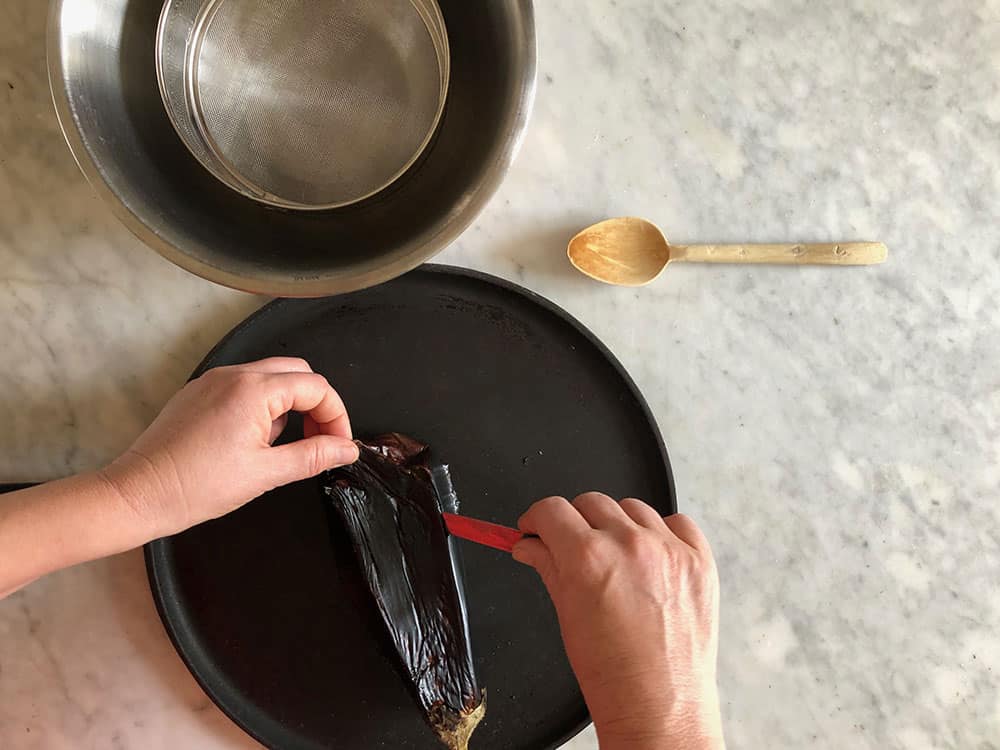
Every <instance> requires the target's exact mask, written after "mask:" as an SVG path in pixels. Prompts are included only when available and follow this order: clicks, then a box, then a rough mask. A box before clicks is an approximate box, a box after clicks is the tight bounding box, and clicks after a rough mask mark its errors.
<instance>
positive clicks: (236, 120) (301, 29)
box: [157, 0, 449, 209]
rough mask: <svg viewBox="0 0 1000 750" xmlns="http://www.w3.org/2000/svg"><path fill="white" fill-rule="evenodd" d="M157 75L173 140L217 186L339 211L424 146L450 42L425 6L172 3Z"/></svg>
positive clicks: (390, 1)
mask: <svg viewBox="0 0 1000 750" xmlns="http://www.w3.org/2000/svg"><path fill="white" fill-rule="evenodd" d="M182 40H183V41H182ZM157 71H158V75H159V80H160V89H161V93H162V95H163V101H164V104H165V105H166V107H167V110H168V113H169V114H170V117H171V120H172V121H173V123H174V126H175V128H176V130H177V132H178V133H179V134H180V136H181V138H182V140H184V142H185V143H186V144H187V145H188V147H189V149H190V150H191V152H192V153H193V154H194V155H195V157H196V158H198V159H199V161H201V162H202V163H203V164H204V165H205V166H206V168H208V169H209V170H210V171H211V172H212V173H213V174H214V175H215V176H216V177H218V178H219V179H221V180H223V181H224V182H225V183H226V184H228V185H229V186H230V187H232V188H234V189H236V190H239V191H240V192H242V193H244V194H245V195H248V196H250V197H252V198H255V199H257V200H260V201H263V202H266V203H271V204H274V205H279V206H284V207H288V208H300V209H323V208H334V207H337V206H343V205H346V204H349V203H354V202H356V201H359V200H361V199H363V198H366V197H368V196H370V195H372V194H374V193H376V192H378V191H379V190H381V189H383V188H384V187H386V186H387V185H389V184H390V183H392V182H393V181H394V180H395V179H396V178H397V177H399V176H400V175H401V174H402V173H403V172H405V171H406V169H407V168H408V167H409V166H410V165H411V164H413V162H414V161H415V160H416V159H417V158H418V157H419V155H420V154H421V152H422V151H423V150H424V148H425V147H426V146H427V144H428V142H429V141H430V139H431V137H432V136H433V134H434V130H435V128H436V127H437V124H438V121H439V120H440V117H441V112H442V110H443V108H444V101H445V98H446V94H447V89H448V75H449V52H448V40H447V33H446V30H445V26H444V20H443V18H442V17H441V11H440V8H439V7H438V5H437V3H436V2H434V0H377V1H375V2H373V1H372V0H333V1H326V2H316V1H315V0H205V1H204V2H202V1H201V0H168V2H167V3H166V4H165V5H164V9H163V13H162V15H161V18H160V27H159V30H158V36H157Z"/></svg>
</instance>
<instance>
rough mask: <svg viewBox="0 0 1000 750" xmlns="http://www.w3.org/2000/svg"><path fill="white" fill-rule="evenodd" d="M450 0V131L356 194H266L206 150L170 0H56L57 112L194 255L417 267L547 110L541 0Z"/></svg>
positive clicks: (262, 273)
mask: <svg viewBox="0 0 1000 750" xmlns="http://www.w3.org/2000/svg"><path fill="white" fill-rule="evenodd" d="M439 4H440V7H441V12H442V14H443V15H444V19H445V23H446V25H447V28H448V37H449V44H450V51H451V78H450V82H449V86H448V99H447V102H446V105H445V111H444V115H443V117H442V119H441V123H440V125H439V127H438V131H437V133H436V135H435V137H434V140H433V141H432V143H431V144H430V145H429V146H428V147H427V148H426V149H425V150H424V153H423V154H422V156H421V158H420V159H419V160H418V161H417V162H416V163H415V164H414V165H413V166H412V167H410V169H409V170H408V171H407V172H406V173H405V174H404V175H403V176H402V177H400V178H399V179H398V180H396V181H395V182H394V183H393V184H392V185H391V186H390V187H388V188H387V189H386V190H383V191H382V192H380V193H377V194H376V195H374V196H372V197H371V198H367V199H365V200H363V201H361V202H359V203H355V204H352V205H350V206H345V207H341V208H336V209H331V210H328V211H317V212H302V211H288V210H282V209H277V208H274V207H271V206H266V205H263V204H261V203H258V202H257V201H254V200H251V199H250V198H246V197H244V196H242V195H240V194H238V193H236V192H234V191H233V190H231V189H230V188H229V187H227V186H226V185H224V184H222V183H221V182H219V181H218V180H217V179H216V178H215V177H213V176H212V175H211V174H210V173H209V172H208V171H207V170H205V168H204V167H202V165H201V164H200V163H198V161H197V160H196V159H195V158H194V157H193V156H192V155H191V153H190V152H189V151H188V149H187V148H185V146H184V144H183V143H182V142H181V140H180V138H179V137H178V135H177V133H176V132H175V130H174V128H173V127H172V126H171V124H170V120H169V118H168V117H167V113H166V111H165V110H164V108H163V102H162V101H161V99H160V92H159V88H158V85H157V79H156V64H155V49H156V27H157V21H158V19H159V15H160V11H161V9H162V7H163V3H162V0H52V2H51V7H50V15H49V28H48V65H49V82H50V84H51V87H52V95H53V100H54V102H55V107H56V112H57V114H58V116H59V121H60V123H61V125H62V129H63V133H64V134H65V136H66V141H67V143H69V146H70V149H71V151H72V152H73V155H74V157H75V158H76V160H77V163H78V164H79V165H80V168H81V169H82V170H83V173H84V174H85V175H86V176H87V178H88V179H89V180H90V182H91V184H92V185H93V186H94V188H95V189H96V190H97V192H98V193H100V195H101V197H102V198H104V199H105V200H106V201H107V202H108V203H109V204H110V205H111V207H112V209H114V211H115V212H116V214H117V215H118V216H119V218H120V219H121V220H122V221H123V222H124V223H125V224H126V225H127V226H128V227H129V229H131V230H132V231H133V232H134V233H135V234H136V235H137V236H138V237H139V238H140V239H142V240H143V241H144V242H146V243H147V244H149V245H150V246H151V247H153V248H154V249H155V250H157V251H158V252H159V253H161V254H162V255H163V256H165V257H166V258H168V259H169V260H171V261H173V262H174V263H177V264H178V265H179V266H182V267H183V268H186V269H188V270H189V271H192V272H194V273H196V274H198V275H200V276H203V277H204V278H206V279H210V280H212V281H216V282H218V283H221V284H225V285H227V286H231V287H235V288H237V289H245V290H248V291H253V292H259V293H263V294H270V295H275V296H292V297H306V296H321V295H326V294H335V293H340V292H347V291H352V290H355V289H360V288H363V287H366V286H371V285H373V284H377V283H379V282H382V281H385V280H387V279H390V278H393V277H395V276H398V275H399V274H401V273H404V272H406V271H408V270H410V269H411V268H414V267H416V266H417V265H419V264H420V263H422V262H423V261H425V260H427V259H428V258H430V257H431V256H433V255H434V254H435V253H437V252H438V251H439V250H441V249H442V248H444V247H445V246H447V245H448V244H449V243H450V242H451V241H453V240H454V239H455V238H456V237H458V235H459V234H460V233H461V232H462V231H463V230H464V229H465V228H466V227H467V226H468V225H469V224H470V223H471V222H472V220H473V219H474V218H475V217H476V215H477V214H478V213H479V211H480V210H481V209H482V208H483V206H484V205H485V203H486V201H487V200H488V199H489V198H490V196H491V195H492V194H493V192H494V191H495V190H496V188H497V187H498V185H499V184H500V181H501V180H502V179H503V176H504V175H505V174H506V172H507V169H508V167H509V166H510V163H511V161H512V159H513V157H514V155H515V153H516V151H517V147H518V145H519V143H520V140H521V136H522V134H523V132H524V128H525V126H526V125H527V120H528V115H529V112H530V109H531V101H532V98H533V95H534V88H535V85H534V84H535V38H534V19H533V12H532V3H531V0H482V1H481V2H468V0H440V3H439Z"/></svg>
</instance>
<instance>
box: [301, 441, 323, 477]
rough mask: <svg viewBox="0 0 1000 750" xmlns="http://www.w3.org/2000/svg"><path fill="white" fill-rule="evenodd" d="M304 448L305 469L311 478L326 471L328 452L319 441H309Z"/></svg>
mask: <svg viewBox="0 0 1000 750" xmlns="http://www.w3.org/2000/svg"><path fill="white" fill-rule="evenodd" d="M303 448H304V451H303V458H302V460H303V462H304V466H303V468H304V469H305V472H306V473H307V474H308V475H309V476H311V477H312V476H316V475H317V474H319V473H320V472H322V471H323V470H324V469H326V466H327V461H326V451H324V450H323V446H322V444H321V443H320V442H319V441H318V440H311V441H308V442H307V443H306V445H305V446H303Z"/></svg>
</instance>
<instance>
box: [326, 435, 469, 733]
mask: <svg viewBox="0 0 1000 750" xmlns="http://www.w3.org/2000/svg"><path fill="white" fill-rule="evenodd" d="M357 443H358V446H359V448H360V449H361V457H360V458H359V460H358V461H357V463H355V464H353V465H351V466H344V467H342V468H339V469H335V470H333V471H330V472H327V473H326V474H325V475H324V480H323V490H324V492H325V494H326V496H327V497H328V498H329V500H330V503H331V505H332V507H333V509H334V511H335V512H336V513H337V515H338V516H339V517H340V518H341V520H342V521H343V523H344V525H345V527H346V529H347V532H348V535H349V536H350V538H351V541H352V543H353V545H354V551H355V553H356V554H357V556H358V560H359V562H360V564H361V570H362V574H363V575H364V578H365V580H366V582H367V584H368V588H369V589H370V591H371V594H372V596H373V597H374V598H375V602H376V604H377V606H378V609H379V611H380V612H381V614H382V620H383V621H384V623H385V626H386V628H387V629H388V632H389V636H390V638H391V640H392V642H393V644H394V645H395V647H396V651H397V653H398V654H399V658H400V660H401V662H402V665H403V668H404V670H405V672H406V673H407V674H408V675H409V676H410V680H411V682H412V687H413V689H414V693H415V695H416V698H417V701H418V703H419V704H420V706H421V708H422V709H423V712H424V715H425V716H426V717H427V721H428V722H429V723H430V725H431V727H432V728H433V729H434V731H435V732H436V733H437V735H438V736H439V737H440V738H441V741H442V742H444V744H445V745H446V746H448V747H449V748H451V750H467V748H468V744H469V737H471V735H472V732H473V730H475V728H476V725H478V724H479V722H480V720H481V719H482V718H483V716H484V714H485V713H486V691H485V690H482V689H480V687H479V685H478V684H477V682H476V675H475V670H474V667H473V662H472V651H471V648H470V645H469V626H468V619H467V616H466V609H465V596H464V593H463V590H462V581H461V577H460V574H459V566H458V564H457V563H458V561H457V548H456V547H455V545H454V542H453V541H452V539H451V537H449V536H448V533H447V530H446V529H445V525H444V521H443V520H442V518H441V513H442V511H448V512H450V513H457V512H458V498H457V497H456V495H455V492H454V489H453V488H452V485H451V477H450V475H449V473H448V467H447V466H443V465H433V464H432V463H431V461H430V451H429V449H428V448H427V446H425V445H423V444H422V443H419V442H418V441H416V440H414V439H412V438H409V437H407V436H405V435H400V434H399V433H390V434H388V435H382V436H381V437H377V438H375V439H373V440H370V441H366V442H363V441H360V440H359V441H357Z"/></svg>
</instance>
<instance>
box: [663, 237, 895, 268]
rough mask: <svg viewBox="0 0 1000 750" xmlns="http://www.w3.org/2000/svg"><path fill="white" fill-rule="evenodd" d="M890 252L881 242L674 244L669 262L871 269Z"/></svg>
mask: <svg viewBox="0 0 1000 750" xmlns="http://www.w3.org/2000/svg"><path fill="white" fill-rule="evenodd" d="M888 252H889V251H888V250H887V249H886V247H885V245H883V244H882V243H881V242H827V243H817V244H801V243H788V244H781V245H671V246H670V260H671V261H675V260H679V261H688V262H691V263H785V264H791V265H824V266H825V265H831V266H870V265H873V264H875V263H882V262H884V261H885V259H886V256H887V255H888Z"/></svg>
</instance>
